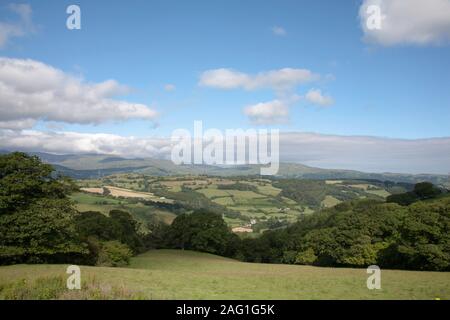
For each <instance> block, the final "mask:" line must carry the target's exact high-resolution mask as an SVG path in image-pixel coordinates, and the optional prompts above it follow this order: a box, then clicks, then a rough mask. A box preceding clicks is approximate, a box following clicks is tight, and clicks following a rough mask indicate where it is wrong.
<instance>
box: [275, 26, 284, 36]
mask: <svg viewBox="0 0 450 320" xmlns="http://www.w3.org/2000/svg"><path fill="white" fill-rule="evenodd" d="M272 33H273V34H274V35H276V36H285V35H286V34H287V32H286V30H285V29H284V28H283V27H280V26H275V27H273V28H272Z"/></svg>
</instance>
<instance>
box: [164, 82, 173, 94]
mask: <svg viewBox="0 0 450 320" xmlns="http://www.w3.org/2000/svg"><path fill="white" fill-rule="evenodd" d="M175 89H176V86H175V85H174V84H171V83H168V84H166V85H165V86H164V90H166V91H168V92H171V91H175Z"/></svg>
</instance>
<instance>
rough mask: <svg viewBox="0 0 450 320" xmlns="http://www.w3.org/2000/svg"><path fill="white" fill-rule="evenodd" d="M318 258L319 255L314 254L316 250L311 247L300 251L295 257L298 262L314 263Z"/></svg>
mask: <svg viewBox="0 0 450 320" xmlns="http://www.w3.org/2000/svg"><path fill="white" fill-rule="evenodd" d="M316 260H317V256H316V255H315V254H314V250H313V249H311V248H308V249H306V250H305V251H302V252H299V253H298V254H297V257H295V263H296V264H313V263H314V262H315V261H316Z"/></svg>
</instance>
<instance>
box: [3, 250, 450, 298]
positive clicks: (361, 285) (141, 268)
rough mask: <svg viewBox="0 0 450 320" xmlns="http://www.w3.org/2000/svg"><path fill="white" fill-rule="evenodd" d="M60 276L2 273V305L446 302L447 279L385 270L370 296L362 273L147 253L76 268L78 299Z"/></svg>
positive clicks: (45, 271)
mask: <svg viewBox="0 0 450 320" xmlns="http://www.w3.org/2000/svg"><path fill="white" fill-rule="evenodd" d="M65 271H66V265H15V266H4V267H0V298H1V299H5V298H14V297H18V296H19V297H22V298H24V297H25V298H36V297H41V298H47V299H49V298H55V297H62V298H66V299H73V298H82V299H86V298H89V299H94V298H124V297H125V298H130V297H131V298H149V299H436V298H440V299H449V298H450V275H449V273H444V272H414V271H394V270H383V271H382V284H381V285H382V289H381V290H368V289H367V287H366V280H367V277H368V275H367V273H366V270H365V269H347V268H339V269H335V268H318V267H307V266H293V265H277V264H260V263H251V264H250V263H243V262H238V261H235V260H231V259H227V258H222V257H218V256H214V255H211V254H205V253H198V252H192V251H177V250H153V251H149V252H147V253H145V254H142V255H139V256H137V257H135V258H133V259H132V260H131V264H130V266H129V267H128V268H105V267H87V266H82V267H81V276H82V290H81V292H76V291H75V292H74V291H72V292H69V291H68V290H65V289H64V285H65V279H66V277H67V275H66V273H65ZM38 279H41V280H38ZM55 279H56V282H55ZM36 281H38V282H39V284H40V286H41V288H40V289H39V288H36V286H35V285H33V283H35V282H36ZM13 283H16V284H17V285H16V286H14V285H13ZM93 283H94V285H93ZM24 284H26V286H25V285H24ZM83 288H84V289H85V290H88V291H89V292H88V293H86V291H83ZM27 294H28V296H26V295H27ZM30 294H31V295H33V296H30ZM53 294H55V295H57V296H53ZM24 295H25V296H24Z"/></svg>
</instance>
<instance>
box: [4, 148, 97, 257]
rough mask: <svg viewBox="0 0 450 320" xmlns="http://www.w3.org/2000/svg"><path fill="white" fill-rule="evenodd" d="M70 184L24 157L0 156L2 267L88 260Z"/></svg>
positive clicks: (16, 155)
mask: <svg viewBox="0 0 450 320" xmlns="http://www.w3.org/2000/svg"><path fill="white" fill-rule="evenodd" d="M73 188H74V186H73V184H72V183H70V181H69V180H66V179H64V178H61V177H54V176H53V175H52V167H51V166H49V165H45V164H42V163H41V162H40V160H39V159H38V158H37V157H30V156H27V155H26V154H24V153H12V154H7V155H2V156H0V235H1V236H0V264H6V263H39V262H65V261H73V262H79V261H83V257H84V256H85V255H86V254H87V253H88V250H87V246H86V244H84V243H82V242H81V241H80V239H79V238H78V235H77V233H76V230H75V225H74V216H75V215H76V211H75V210H74V209H73V208H72V206H71V203H70V201H69V199H68V198H67V197H66V195H67V193H68V192H69V191H70V190H71V189H73Z"/></svg>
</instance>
